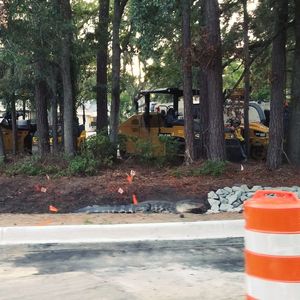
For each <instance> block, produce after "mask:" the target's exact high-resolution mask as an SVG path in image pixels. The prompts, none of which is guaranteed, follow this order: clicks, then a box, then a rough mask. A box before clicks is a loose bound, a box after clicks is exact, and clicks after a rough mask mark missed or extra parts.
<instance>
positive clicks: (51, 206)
mask: <svg viewBox="0 0 300 300" xmlns="http://www.w3.org/2000/svg"><path fill="white" fill-rule="evenodd" d="M49 211H51V212H54V213H57V212H58V208H56V207H55V206H53V205H49Z"/></svg>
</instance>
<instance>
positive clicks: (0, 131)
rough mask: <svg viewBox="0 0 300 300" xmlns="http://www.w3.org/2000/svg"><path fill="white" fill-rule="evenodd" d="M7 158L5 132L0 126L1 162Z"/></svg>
mask: <svg viewBox="0 0 300 300" xmlns="http://www.w3.org/2000/svg"><path fill="white" fill-rule="evenodd" d="M5 158H6V154H5V148H4V140H3V132H2V129H1V126H0V163H2V162H4V161H5Z"/></svg>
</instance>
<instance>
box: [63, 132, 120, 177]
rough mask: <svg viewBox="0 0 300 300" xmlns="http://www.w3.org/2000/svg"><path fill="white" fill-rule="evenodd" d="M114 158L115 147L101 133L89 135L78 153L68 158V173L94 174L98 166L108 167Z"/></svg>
mask: <svg viewBox="0 0 300 300" xmlns="http://www.w3.org/2000/svg"><path fill="white" fill-rule="evenodd" d="M115 158H116V147H115V146H114V145H113V144H112V143H111V142H110V140H109V137H108V136H107V135H105V134H103V133H99V134H97V135H94V136H91V137H89V138H88V139H87V140H86V142H85V143H84V145H83V148H82V152H81V154H80V155H78V156H75V157H74V158H72V159H71V160H70V163H69V168H68V172H69V174H70V175H95V174H96V173H97V172H98V170H99V169H100V168H104V167H110V166H112V165H113V163H114V160H115Z"/></svg>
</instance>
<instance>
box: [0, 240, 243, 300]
mask: <svg viewBox="0 0 300 300" xmlns="http://www.w3.org/2000/svg"><path fill="white" fill-rule="evenodd" d="M243 272H244V262H243V241H242V239H240V238H231V239H215V240H196V241H174V242H172V241H160V242H143V243H126V244H125V243H114V244H76V245H70V244H64V245H63V244H60V245H58V244H56V245H31V246H30V245H26V246H2V247H0V299H1V300H5V299H7V300H8V299H9V300H14V299H22V300H27V299H28V300H29V299H30V300H41V299H42V300H47V299H51V300H59V299H64V300H69V299H71V300H73V299H78V300H79V299H80V300H81V299H83V300H85V299H88V300H90V299H97V300H98V299H100V300H150V299H151V300H152V299H153V300H154V299H155V300H160V299H161V300H171V299H172V300H192V299H193V300H194V299H195V300H196V299H197V300H210V299H212V300H225V299H226V300H229V299H232V300H235V299H243V298H244V295H245V285H244V273H243Z"/></svg>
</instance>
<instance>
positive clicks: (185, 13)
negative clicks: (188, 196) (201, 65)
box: [181, 0, 195, 164]
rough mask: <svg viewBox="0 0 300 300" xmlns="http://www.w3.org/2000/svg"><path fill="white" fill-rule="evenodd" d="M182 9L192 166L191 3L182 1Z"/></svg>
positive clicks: (187, 144) (186, 122) (186, 115)
mask: <svg viewBox="0 0 300 300" xmlns="http://www.w3.org/2000/svg"><path fill="white" fill-rule="evenodd" d="M181 9H182V46H183V58H182V72H183V99H184V131H185V163H186V164H191V163H193V161H194V159H195V155H194V124H193V123H194V120H193V91H192V88H193V87H192V84H193V82H192V81H193V78H192V77H193V76H192V56H191V28H190V19H191V1H190V0H181Z"/></svg>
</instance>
